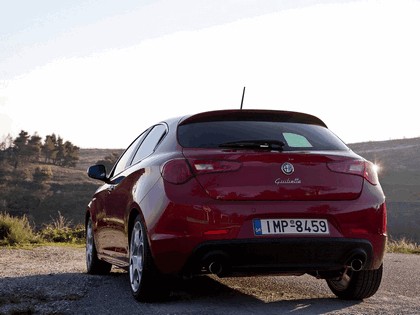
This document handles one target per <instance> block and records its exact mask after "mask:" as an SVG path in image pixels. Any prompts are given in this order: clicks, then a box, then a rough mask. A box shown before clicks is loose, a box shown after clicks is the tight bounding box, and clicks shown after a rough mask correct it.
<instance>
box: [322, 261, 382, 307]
mask: <svg viewBox="0 0 420 315" xmlns="http://www.w3.org/2000/svg"><path fill="white" fill-rule="evenodd" d="M382 271H383V265H381V266H380V267H379V268H378V269H376V270H362V271H358V272H355V271H351V270H350V269H348V270H347V271H346V272H345V273H344V274H343V276H342V278H341V279H340V280H333V279H327V284H328V286H329V288H330V289H331V291H332V292H333V293H334V294H335V295H336V296H337V297H338V298H340V299H344V300H363V299H366V298H368V297H371V296H372V295H374V294H375V293H376V291H378V289H379V286H380V284H381V280H382Z"/></svg>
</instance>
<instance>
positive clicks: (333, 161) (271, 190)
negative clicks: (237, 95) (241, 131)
mask: <svg viewBox="0 0 420 315" xmlns="http://www.w3.org/2000/svg"><path fill="white" fill-rule="evenodd" d="M184 155H185V157H186V158H187V160H188V162H189V164H190V166H191V168H192V170H193V173H194V174H195V175H196V179H197V180H198V182H199V183H200V185H201V186H202V187H203V188H204V190H205V191H206V193H207V194H208V195H209V196H210V197H212V198H214V199H219V200H350V199H355V198H357V197H358V196H359V194H360V192H361V190H362V186H363V177H361V176H358V175H355V174H351V173H342V172H340V173H339V172H336V171H333V170H332V169H331V165H335V166H337V165H343V166H344V167H345V165H347V164H349V163H352V161H354V163H355V165H356V166H357V165H358V163H359V162H358V161H357V160H356V161H355V160H353V159H349V157H347V156H342V155H332V154H322V153H319V152H316V153H315V152H313V153H284V152H261V151H260V152H258V151H254V152H252V151H244V150H202V149H184Z"/></svg>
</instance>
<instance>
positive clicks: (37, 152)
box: [27, 132, 42, 162]
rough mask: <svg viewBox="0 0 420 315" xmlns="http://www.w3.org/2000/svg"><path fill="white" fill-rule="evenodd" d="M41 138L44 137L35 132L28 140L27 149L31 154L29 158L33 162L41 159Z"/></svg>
mask: <svg viewBox="0 0 420 315" xmlns="http://www.w3.org/2000/svg"><path fill="white" fill-rule="evenodd" d="M41 139H42V138H41V137H40V136H39V135H38V134H37V133H36V132H35V133H34V134H33V135H32V136H31V138H30V139H29V140H28V145H27V151H28V154H29V159H30V161H32V162H37V161H39V158H40V157H41V147H42V142H41Z"/></svg>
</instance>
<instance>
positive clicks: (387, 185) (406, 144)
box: [349, 138, 420, 242]
mask: <svg viewBox="0 0 420 315" xmlns="http://www.w3.org/2000/svg"><path fill="white" fill-rule="evenodd" d="M349 146H350V147H351V149H352V150H353V151H354V152H356V153H358V154H360V155H361V156H363V157H364V158H366V159H368V160H370V161H372V162H374V163H376V164H377V165H379V167H380V171H379V180H380V181H381V185H382V188H383V190H384V193H385V195H386V198H387V207H388V229H389V233H390V235H391V236H392V237H395V238H400V237H403V236H404V237H407V238H409V239H412V240H415V241H417V242H420V228H419V227H420V154H419V153H420V138H413V139H401V140H389V141H378V142H364V143H355V144H351V145H349Z"/></svg>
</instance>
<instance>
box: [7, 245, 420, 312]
mask: <svg viewBox="0 0 420 315" xmlns="http://www.w3.org/2000/svg"><path fill="white" fill-rule="evenodd" d="M84 259H85V257H84V250H83V249H81V248H67V247H39V248H35V249H31V250H24V249H4V248H3V249H0V314H146V315H147V314H153V315H154V314H200V315H205V314H223V315H230V314H252V315H255V314H264V315H268V314H285V313H289V314H420V297H419V295H420V279H419V272H418V271H419V268H420V256H419V255H403V254H387V255H386V256H385V262H384V266H385V268H384V278H383V282H382V285H381V287H380V289H379V291H378V292H377V294H376V295H375V296H373V297H372V298H370V299H366V300H365V301H341V300H338V299H336V298H335V297H334V295H332V294H331V293H330V291H329V289H328V287H327V285H326V283H325V281H322V280H316V279H314V278H312V277H310V276H302V277H259V278H231V279H218V278H217V277H213V276H211V277H206V276H204V277H199V278H196V279H193V280H189V281H179V282H177V283H175V284H174V290H173V292H172V294H171V296H170V297H169V298H168V299H166V300H165V301H162V302H159V303H152V304H151V303H145V304H142V303H138V302H136V301H135V300H134V299H133V298H132V297H131V293H130V289H129V284H128V274H127V273H126V272H125V271H122V270H119V269H113V270H112V273H111V275H109V276H90V275H87V274H85V261H84Z"/></svg>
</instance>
